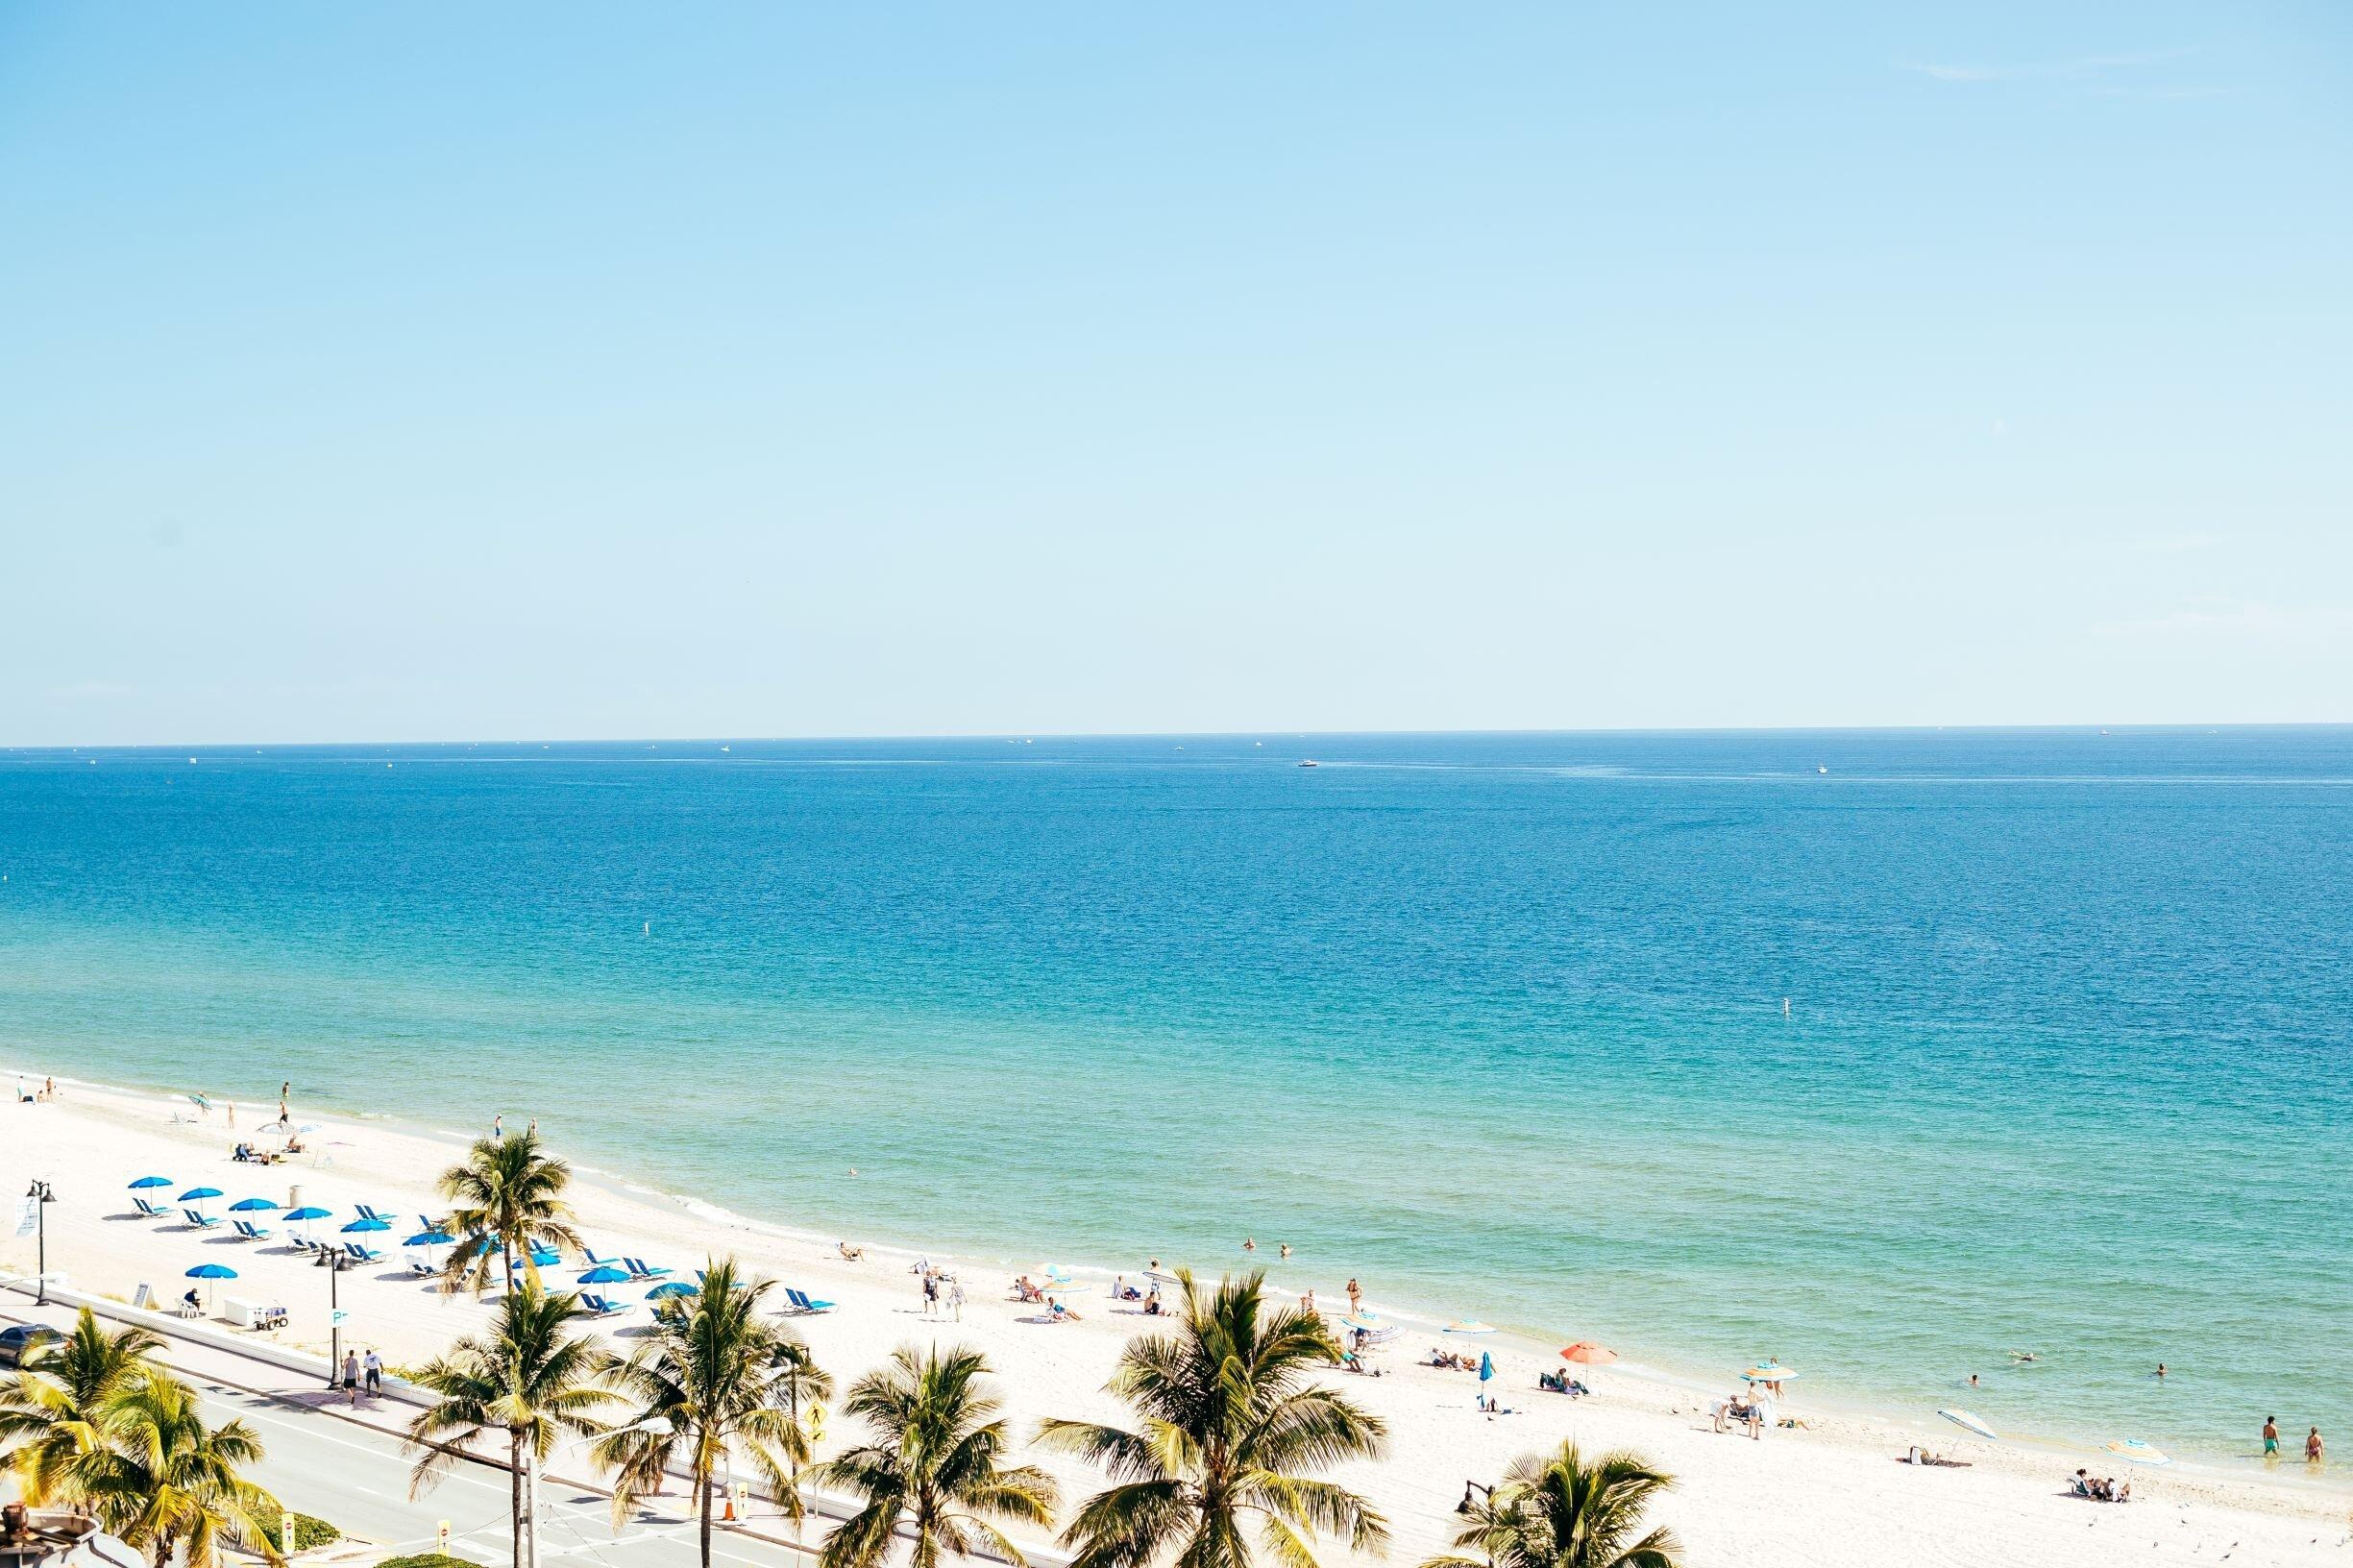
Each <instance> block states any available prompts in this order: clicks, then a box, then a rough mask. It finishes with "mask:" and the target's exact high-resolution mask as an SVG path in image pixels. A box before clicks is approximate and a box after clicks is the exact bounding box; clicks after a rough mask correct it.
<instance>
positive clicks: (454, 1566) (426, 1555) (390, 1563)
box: [376, 1552, 480, 1568]
mask: <svg viewBox="0 0 2353 1568" xmlns="http://www.w3.org/2000/svg"><path fill="white" fill-rule="evenodd" d="M376 1568H480V1565H479V1564H478V1563H472V1562H468V1561H467V1560H466V1559H465V1558H463V1557H453V1556H450V1555H449V1554H448V1553H447V1552H414V1553H411V1554H409V1555H408V1556H404V1557H386V1558H385V1559H384V1560H383V1561H381V1562H380V1563H378V1564H377V1565H376Z"/></svg>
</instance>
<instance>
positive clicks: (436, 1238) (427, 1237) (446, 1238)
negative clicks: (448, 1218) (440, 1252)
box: [401, 1231, 457, 1247]
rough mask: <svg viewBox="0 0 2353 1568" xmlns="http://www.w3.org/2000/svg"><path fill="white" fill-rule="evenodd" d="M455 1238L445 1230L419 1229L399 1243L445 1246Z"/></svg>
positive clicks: (408, 1245) (411, 1245)
mask: <svg viewBox="0 0 2353 1568" xmlns="http://www.w3.org/2000/svg"><path fill="white" fill-rule="evenodd" d="M456 1239H457V1238H456V1237H453V1236H452V1235H450V1234H449V1233H448V1232H447V1231H419V1232H418V1233H417V1234H416V1235H414V1236H412V1237H409V1238H408V1239H407V1240H405V1241H404V1242H402V1243H401V1245H402V1246H404V1247H446V1246H448V1245H449V1244H450V1243H451V1242H453V1241H454V1240H456Z"/></svg>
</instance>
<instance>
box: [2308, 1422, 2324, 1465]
mask: <svg viewBox="0 0 2353 1568" xmlns="http://www.w3.org/2000/svg"><path fill="white" fill-rule="evenodd" d="M2304 1462H2305V1463H2306V1464H2318V1463H2319V1462H2320V1429H2319V1428H2318V1427H2315V1428H2313V1429H2312V1431H2310V1432H2308V1433H2305V1434H2304Z"/></svg>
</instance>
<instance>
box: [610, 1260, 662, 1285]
mask: <svg viewBox="0 0 2353 1568" xmlns="http://www.w3.org/2000/svg"><path fill="white" fill-rule="evenodd" d="M621 1262H622V1266H623V1267H625V1268H626V1269H627V1270H628V1271H629V1275H630V1277H631V1278H632V1279H639V1280H660V1279H667V1278H668V1277H669V1275H670V1270H669V1269H667V1268H648V1267H647V1266H646V1260H644V1259H643V1258H624V1259H623V1260H622V1261H621Z"/></svg>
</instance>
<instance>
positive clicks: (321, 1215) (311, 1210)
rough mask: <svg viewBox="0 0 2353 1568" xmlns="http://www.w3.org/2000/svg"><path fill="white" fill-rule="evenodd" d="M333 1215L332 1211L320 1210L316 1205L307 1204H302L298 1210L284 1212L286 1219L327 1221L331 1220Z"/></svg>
mask: <svg viewBox="0 0 2353 1568" xmlns="http://www.w3.org/2000/svg"><path fill="white" fill-rule="evenodd" d="M333 1214H334V1211H333V1210H332V1209H321V1208H318V1207H317V1206H316V1205H313V1204H307V1203H306V1204H304V1205H303V1206H302V1207H301V1208H300V1209H289V1210H287V1211H286V1217H287V1218H288V1219H328V1218H331V1217H332V1216H333Z"/></svg>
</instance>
